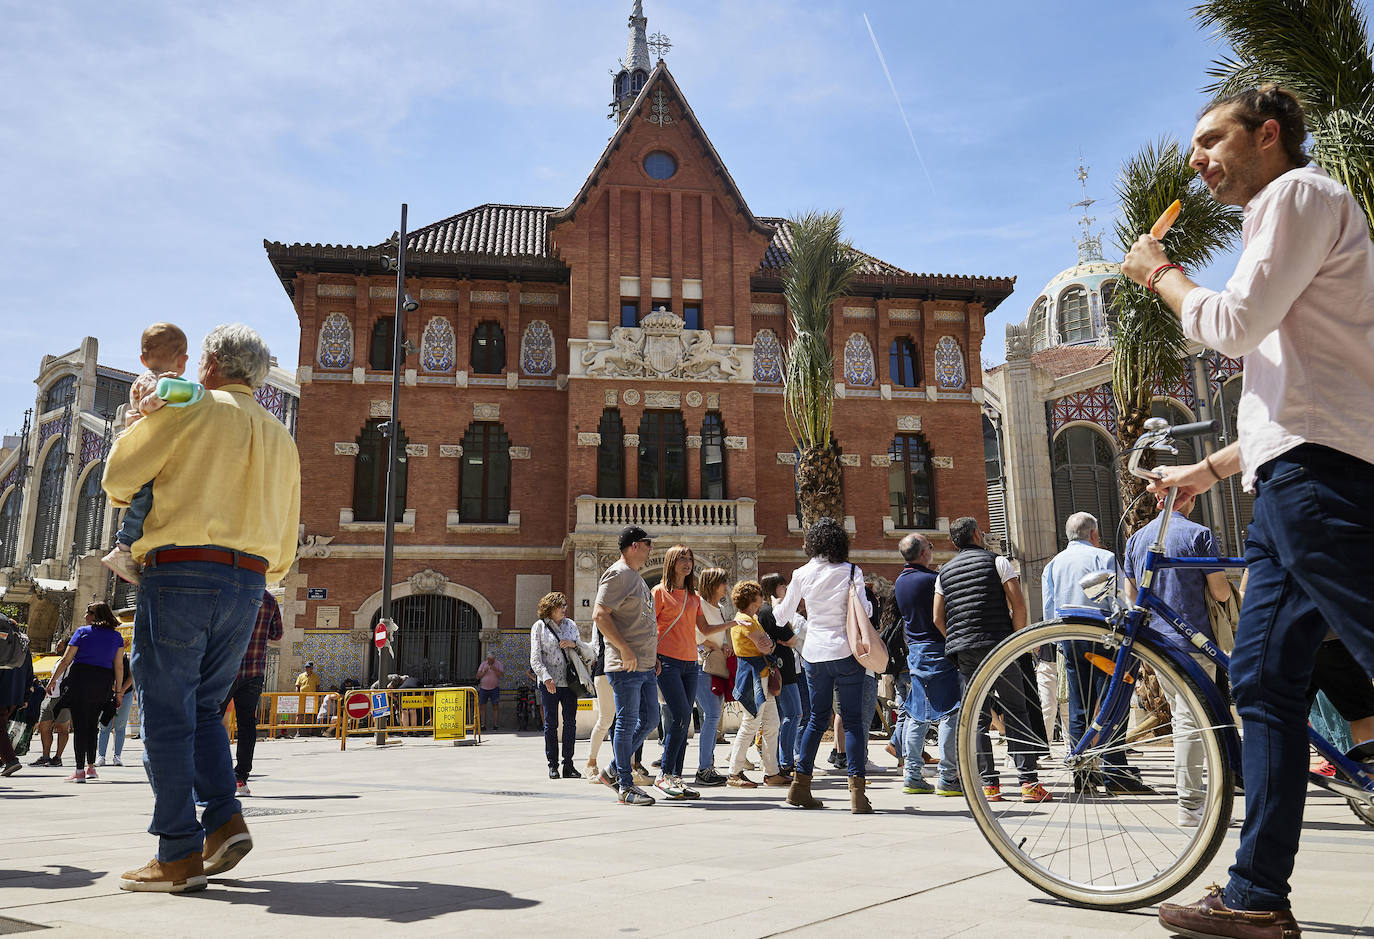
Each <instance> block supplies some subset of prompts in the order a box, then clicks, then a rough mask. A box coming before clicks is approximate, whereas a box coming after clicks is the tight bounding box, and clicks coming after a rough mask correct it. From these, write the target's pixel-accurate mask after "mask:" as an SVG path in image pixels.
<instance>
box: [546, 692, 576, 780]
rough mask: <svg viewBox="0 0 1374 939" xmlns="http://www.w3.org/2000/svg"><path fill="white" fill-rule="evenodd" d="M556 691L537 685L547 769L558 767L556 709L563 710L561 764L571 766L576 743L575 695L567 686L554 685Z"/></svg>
mask: <svg viewBox="0 0 1374 939" xmlns="http://www.w3.org/2000/svg"><path fill="white" fill-rule="evenodd" d="M554 687H555V688H556V689H558V690H557V691H555V692H554V693H553V694H549V689H547V688H545V687H544V685H543V684H542V683H541V684H540V685H539V706H540V707H541V708H543V709H544V758H545V759H546V760H548V761H549V768H550V769H556V768H557V767H558V709H559V707H560V706H561V707H562V708H563V762H564V763H565V764H571V763H572V758H573V746H574V745H575V744H576V742H577V695H576V694H574V693H573V690H572V689H571V688H569V687H568V686H567V685H554Z"/></svg>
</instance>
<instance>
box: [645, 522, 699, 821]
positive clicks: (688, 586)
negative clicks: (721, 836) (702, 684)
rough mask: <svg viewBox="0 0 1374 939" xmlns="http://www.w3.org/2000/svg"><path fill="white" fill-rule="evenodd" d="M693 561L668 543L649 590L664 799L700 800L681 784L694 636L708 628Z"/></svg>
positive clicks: (692, 695) (693, 680)
mask: <svg viewBox="0 0 1374 939" xmlns="http://www.w3.org/2000/svg"><path fill="white" fill-rule="evenodd" d="M695 565H696V559H695V558H693V557H692V549H691V548H689V547H687V546H686V545H680V544H679V545H673V546H672V547H671V548H669V549H668V553H667V554H666V555H665V556H664V558H663V580H662V582H661V583H659V585H658V586H656V587H654V589H653V597H654V616H655V617H656V618H657V620H658V664H659V665H660V666H661V668H660V670H659V673H658V690H659V691H660V692H662V694H663V723H664V725H665V727H666V733H665V734H664V735H663V736H664V739H663V756H662V759H661V760H660V765H659V773H658V778H657V779H656V780H655V781H654V788H655V789H657V790H659V791H660V792H662V793H663V794H664V795H665V796H666V797H667V798H669V799H699V798H701V793H699V792H697V791H696V790H695V789H690V788H688V787H687V786H686V785H684V784H683V781H682V764H683V761H684V759H685V757H686V755H687V738H688V737H689V736H690V731H691V727H692V702H693V701H694V700H696V692H697V681H698V678H697V676H698V675H699V674H700V671H701V670H700V667H699V666H698V664H697V645H696V632H697V630H698V629H701V628H705V627H707V626H708V623H707V620H706V615H705V613H703V612H702V604H701V597H699V596H698V595H697V589H696V588H697V580H696V571H695Z"/></svg>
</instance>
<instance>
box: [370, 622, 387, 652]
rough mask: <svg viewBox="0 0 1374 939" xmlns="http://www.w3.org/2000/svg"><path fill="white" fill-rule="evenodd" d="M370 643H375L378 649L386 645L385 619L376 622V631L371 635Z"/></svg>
mask: <svg viewBox="0 0 1374 939" xmlns="http://www.w3.org/2000/svg"><path fill="white" fill-rule="evenodd" d="M372 644H373V645H375V646H376V647H377V648H378V649H381V648H384V647H385V646H386V621H385V620H383V621H381V622H379V623H378V624H377V631H376V633H375V634H374V635H373V637H372Z"/></svg>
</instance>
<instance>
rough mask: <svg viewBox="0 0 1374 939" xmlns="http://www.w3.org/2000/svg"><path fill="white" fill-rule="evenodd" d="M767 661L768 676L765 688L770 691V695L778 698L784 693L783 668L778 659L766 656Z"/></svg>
mask: <svg viewBox="0 0 1374 939" xmlns="http://www.w3.org/2000/svg"><path fill="white" fill-rule="evenodd" d="M765 661H767V662H768V678H767V679H766V681H767V684H766V685H765V688H764V690H765V691H767V692H768V697H770V698H776V697H777V696H778V695H780V694H782V669H781V668H780V667H779V666H778V663H777V660H776V659H771V658H768V657H766V656H765Z"/></svg>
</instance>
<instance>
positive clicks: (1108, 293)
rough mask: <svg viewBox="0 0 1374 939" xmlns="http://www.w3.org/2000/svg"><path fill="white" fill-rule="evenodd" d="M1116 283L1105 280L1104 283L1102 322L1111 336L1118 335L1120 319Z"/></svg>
mask: <svg viewBox="0 0 1374 939" xmlns="http://www.w3.org/2000/svg"><path fill="white" fill-rule="evenodd" d="M1116 287H1117V284H1116V281H1114V280H1105V281H1103V282H1102V322H1103V324H1104V325H1105V326H1106V329H1107V332H1108V334H1109V335H1112V336H1115V335H1116V324H1117V321H1118V320H1119V319H1120V316H1119V315H1118V314H1117V311H1116V307H1115V303H1116Z"/></svg>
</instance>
